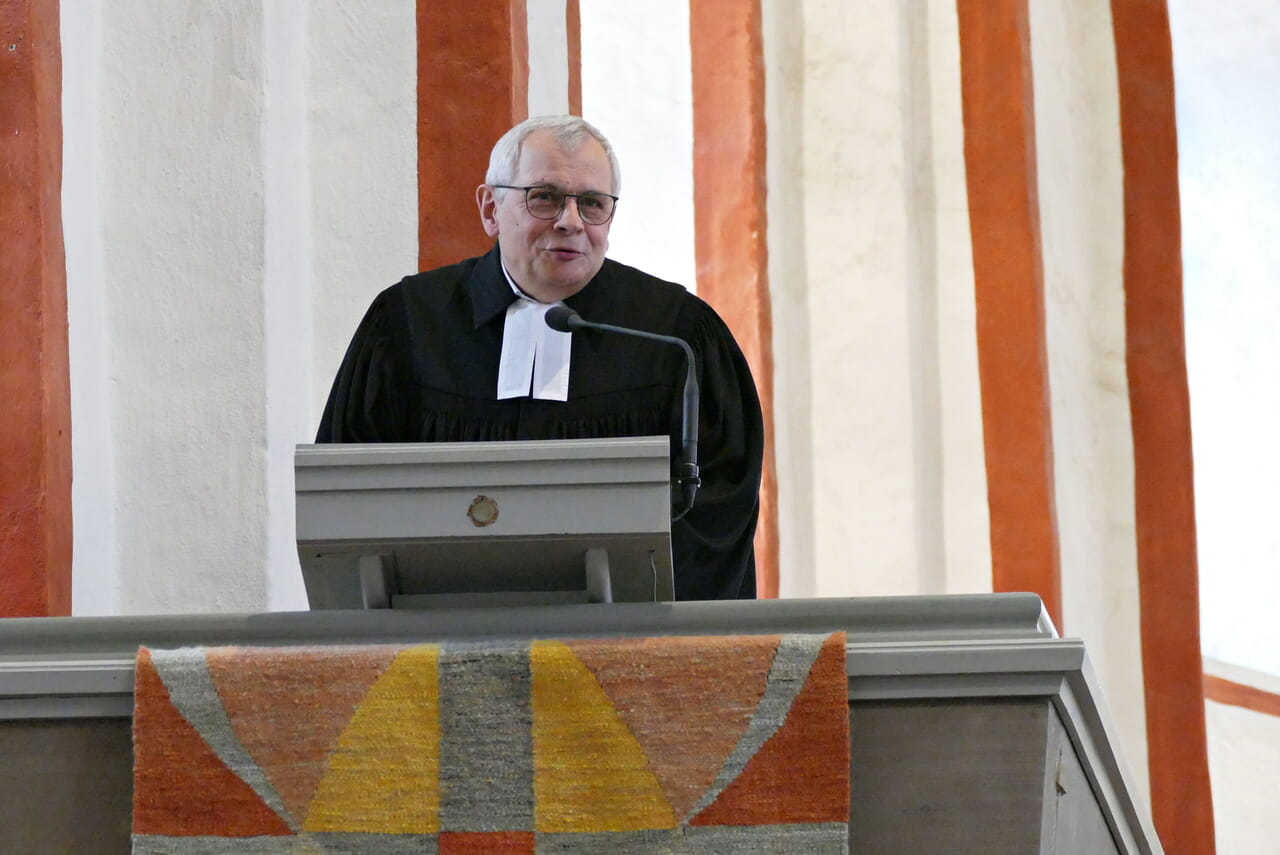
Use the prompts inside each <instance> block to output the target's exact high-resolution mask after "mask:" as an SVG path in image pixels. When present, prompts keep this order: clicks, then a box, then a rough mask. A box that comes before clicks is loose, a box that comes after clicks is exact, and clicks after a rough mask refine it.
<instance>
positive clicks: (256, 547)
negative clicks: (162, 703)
mask: <svg viewBox="0 0 1280 855" xmlns="http://www.w3.org/2000/svg"><path fill="white" fill-rule="evenodd" d="M62 19H63V38H64V45H63V52H64V57H65V59H64V62H65V63H66V68H67V75H66V80H67V85H66V88H65V90H64V97H65V106H66V112H67V116H66V119H65V120H66V121H67V122H68V124H67V128H68V133H67V134H66V138H65V150H66V155H65V156H66V160H67V163H68V167H67V169H66V170H65V173H64V198H65V199H66V204H65V205H64V207H65V211H66V214H65V234H66V243H67V254H68V301H69V310H68V311H69V320H70V324H71V353H72V367H71V371H72V406H73V421H74V425H73V427H74V433H73V442H74V443H75V444H74V447H73V455H74V461H73V462H74V472H75V481H74V485H75V486H74V492H73V509H74V516H75V525H76V532H75V558H74V562H75V563H74V568H73V578H74V580H75V581H74V585H75V589H74V611H75V612H76V613H77V614H106V613H125V614H128V613H163V612H170V613H172V612H198V611H261V610H264V609H291V608H305V607H306V600H305V596H304V594H303V591H302V585H301V579H300V574H299V571H298V567H297V556H296V551H295V546H294V529H293V470H292V466H293V463H292V458H293V448H294V445H295V444H296V443H298V442H303V441H309V440H310V438H311V437H312V436H313V435H314V432H315V427H316V424H317V421H318V416H319V412H320V409H321V407H322V405H323V401H324V396H325V395H326V393H327V391H328V387H329V383H330V381H331V379H332V376H333V372H334V370H335V368H336V366H337V363H338V361H339V360H340V358H341V355H342V352H343V350H344V349H345V347H346V343H347V341H348V340H349V338H350V335H351V332H352V330H353V329H354V327H355V324H356V322H357V321H358V319H359V317H360V315H361V314H362V313H363V311H364V309H365V308H366V306H367V305H368V302H369V300H370V299H371V298H372V296H373V294H374V293H376V292H377V291H378V290H380V289H381V288H383V287H385V286H386V285H387V284H390V283H391V282H392V281H395V280H396V279H398V278H400V277H401V276H403V275H404V274H405V273H408V272H412V271H413V270H414V268H415V267H416V256H417V226H416V223H417V210H416V208H417V191H416V186H417V182H416V130H415V117H416V104H415V94H414V89H415V81H416V60H415V53H416V40H415V35H414V6H413V4H412V3H398V4H381V3H379V4H370V3H364V2H349V1H348V2H338V0H330V2H323V3H308V2H305V0H277V2H272V3H266V4H253V3H237V4H207V3H203V2H196V0H191V2H176V0H111V2H104V3H89V2H81V0H69V2H67V3H66V4H64V7H63V16H62Z"/></svg>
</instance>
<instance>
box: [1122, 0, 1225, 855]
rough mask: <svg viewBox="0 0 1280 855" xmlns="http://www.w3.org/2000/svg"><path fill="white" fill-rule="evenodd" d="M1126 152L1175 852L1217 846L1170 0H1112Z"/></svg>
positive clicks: (1154, 780)
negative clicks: (1166, 0) (1201, 605)
mask: <svg viewBox="0 0 1280 855" xmlns="http://www.w3.org/2000/svg"><path fill="white" fill-rule="evenodd" d="M1111 14H1112V21H1113V26H1114V29H1115V41H1116V67H1117V73H1118V76H1119V86H1120V139H1121V145H1122V147H1123V158H1124V207H1125V215H1124V225H1125V242H1124V289H1125V340H1126V348H1125V350H1126V352H1125V364H1126V367H1127V369H1128V373H1129V409H1130V414H1131V420H1132V424H1133V454H1134V497H1135V519H1136V523H1137V546H1138V595H1139V601H1140V603H1141V609H1142V664H1143V675H1144V682H1145V691H1146V709H1147V743H1148V755H1149V757H1150V761H1149V765H1150V773H1151V802H1152V805H1151V807H1152V813H1153V815H1154V818H1155V825H1156V830H1157V831H1158V832H1159V834H1160V839H1161V840H1163V841H1164V843H1165V846H1166V847H1167V851H1168V852H1169V853H1170V855H1178V853H1184V852H1185V853H1197V855H1205V853H1212V852H1213V851H1214V833H1213V803H1212V796H1211V794H1210V785H1209V768H1208V749H1207V746H1206V736H1205V720H1204V689H1203V669H1202V664H1201V655H1200V612H1199V601H1200V594H1199V571H1198V568H1197V565H1196V534H1195V532H1196V522H1195V499H1194V484H1193V478H1192V464H1191V407H1190V400H1189V396H1188V392H1187V370H1186V352H1185V347H1184V330H1183V322H1182V236H1181V229H1182V224H1181V216H1180V201H1179V196H1178V146H1177V123H1176V120H1175V113H1174V92H1173V45H1172V39H1171V37H1170V34H1169V15H1168V10H1167V8H1166V7H1165V4H1164V3H1163V2H1146V3H1132V2H1112V4H1111Z"/></svg>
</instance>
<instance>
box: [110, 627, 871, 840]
mask: <svg viewBox="0 0 1280 855" xmlns="http://www.w3.org/2000/svg"><path fill="white" fill-rule="evenodd" d="M135 698H136V699H135V711H134V802H133V852H134V853H135V855H162V854H163V855H169V853H184V855H213V854H214V853H251V854H252V855H277V853H290V854H291V855H304V854H305V855H322V853H342V855H357V853H361V855H365V854H366V853H367V855H392V853H394V855H407V853H415V855H416V853H431V855H480V853H486V855H488V853H493V855H505V854H506V853H520V855H525V853H566V855H567V854H568V853H601V852H607V853H612V855H631V853H707V855H709V853H730V852H732V853H747V855H752V853H761V855H763V853H790V852H795V853H805V855H823V853H847V852H848V815H849V729H848V722H849V720H848V706H847V698H848V692H847V683H846V675H845V648H844V637H843V635H842V634H834V635H830V636H825V637H824V636H809V635H783V636H777V635H775V636H742V637H694V638H647V639H624V640H618V639H613V640H585V641H584V640H571V641H534V642H531V643H530V642H525V643H480V644H448V643H446V644H424V645H402V646H390V645H387V646H358V647H341V646H332V647H330V646H324V647H294V648H279V647H277V648H266V647H259V648H234V647H232V648H184V649H181V650H148V649H146V648H143V649H142V650H140V651H139V653H138V661H137V683H136V695H135Z"/></svg>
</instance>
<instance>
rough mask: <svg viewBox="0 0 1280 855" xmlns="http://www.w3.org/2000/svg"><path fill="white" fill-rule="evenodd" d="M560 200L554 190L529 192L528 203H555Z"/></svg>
mask: <svg viewBox="0 0 1280 855" xmlns="http://www.w3.org/2000/svg"><path fill="white" fill-rule="evenodd" d="M559 198H560V194H559V193H556V192H555V191H554V190H530V191H529V201H530V202H556V201H558V200H559Z"/></svg>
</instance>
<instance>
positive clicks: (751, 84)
mask: <svg viewBox="0 0 1280 855" xmlns="http://www.w3.org/2000/svg"><path fill="white" fill-rule="evenodd" d="M689 33H690V46H691V49H692V66H693V204H694V236H695V244H696V248H695V255H696V258H697V265H698V295H699V296H700V297H702V298H703V299H704V300H706V301H707V302H709V303H711V304H712V305H713V306H715V308H716V311H717V312H718V313H719V314H720V315H721V317H723V318H724V320H725V323H726V324H728V326H729V329H730V330H732V331H733V334H734V337H735V338H737V340H738V344H739V345H740V346H741V347H742V350H743V353H744V354H745V355H746V357H747V361H748V362H749V363H750V364H751V373H752V374H753V375H754V377H755V381H756V388H757V390H758V392H759V394H760V404H761V407H762V408H763V410H764V425H765V457H764V476H763V483H762V485H761V489H760V522H759V525H758V527H757V529H756V544H755V545H756V589H757V591H758V593H759V596H761V597H776V596H778V508H777V480H778V479H777V474H776V467H775V464H774V452H773V315H772V311H771V309H770V304H769V276H768V269H769V268H768V264H769V256H768V247H767V243H766V210H765V202H766V175H765V121H764V40H763V36H762V33H761V12H760V2H759V0H718V1H717V2H713V3H712V2H707V3H690V4H689Z"/></svg>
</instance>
